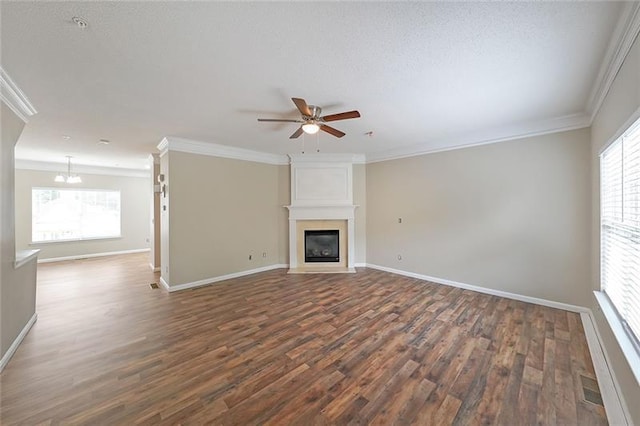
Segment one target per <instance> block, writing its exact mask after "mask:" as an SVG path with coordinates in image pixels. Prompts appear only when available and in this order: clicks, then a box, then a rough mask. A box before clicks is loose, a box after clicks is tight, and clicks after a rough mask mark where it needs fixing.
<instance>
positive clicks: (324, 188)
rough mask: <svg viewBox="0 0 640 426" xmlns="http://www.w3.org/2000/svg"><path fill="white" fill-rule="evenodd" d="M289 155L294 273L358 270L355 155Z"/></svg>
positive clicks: (290, 232)
mask: <svg viewBox="0 0 640 426" xmlns="http://www.w3.org/2000/svg"><path fill="white" fill-rule="evenodd" d="M289 157H290V158H291V204H290V205H288V206H285V207H286V208H287V209H289V273H290V274H309V273H312V274H313V273H322V274H337V273H355V272H356V268H355V209H356V207H358V206H356V205H354V204H353V162H354V160H355V156H354V155H353V154H313V155H309V154H304V155H302V154H301V155H295V154H294V155H290V156H289Z"/></svg>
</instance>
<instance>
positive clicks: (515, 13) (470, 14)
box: [0, 1, 627, 169]
mask: <svg viewBox="0 0 640 426" xmlns="http://www.w3.org/2000/svg"><path fill="white" fill-rule="evenodd" d="M625 10H627V9H625V5H624V4H622V3H618V2H516V3H503V2H490V3H479V2H473V3H458V2H455V3H454V2H446V3H445V2H435V3H434V2H429V3H421V2H418V3H413V2H402V3H382V2H358V3H355V2H320V3H309V2H295V3H294V2H255V3H254V2H251V3H250V2H224V3H222V2H169V3H167V2H88V1H86V2H56V3H54V2H6V1H3V2H1V3H0V13H1V37H2V38H1V67H2V68H3V69H4V70H5V71H6V72H7V73H8V74H9V75H10V76H11V77H12V78H13V80H14V82H15V83H16V84H17V85H18V86H19V87H20V88H21V89H22V90H23V91H24V92H25V93H26V95H27V96H28V98H29V99H30V100H31V102H32V104H33V105H34V107H35V108H36V109H37V110H38V114H36V115H35V116H33V117H32V118H31V119H30V121H29V123H28V126H27V127H26V128H25V131H24V133H23V135H22V137H21V139H20V141H19V142H18V146H17V150H16V156H17V157H18V158H20V159H23V160H41V161H42V160H46V161H54V162H64V161H65V158H64V156H65V155H72V156H74V163H76V164H85V165H100V166H107V167H123V168H133V169H142V168H144V166H145V165H146V164H147V161H148V160H147V158H148V155H149V153H151V152H157V149H156V146H157V144H158V142H159V141H160V140H161V139H162V138H163V137H164V136H176V137H180V138H186V139H192V140H197V141H203V142H209V143H216V144H222V145H229V146H234V147H238V148H245V149H252V150H258V151H262V152H269V153H275V154H286V153H296V152H300V151H301V149H302V140H303V138H302V137H301V138H300V139H298V140H296V141H295V142H294V141H292V140H290V139H289V135H291V133H293V131H294V130H295V129H296V124H294V123H290V124H284V125H282V124H272V123H258V122H257V120H256V118H258V117H264V118H281V117H286V118H297V117H298V114H297V112H296V109H295V107H294V105H293V103H292V102H291V100H290V98H291V97H302V98H304V99H306V100H307V102H308V103H310V104H315V105H319V106H321V107H323V109H324V111H323V112H324V113H326V114H331V113H337V112H342V111H346V110H351V109H358V110H359V111H360V113H361V114H362V117H361V118H359V119H354V120H347V121H340V122H335V123H333V124H334V127H336V128H338V129H340V130H343V131H344V132H346V133H347V135H346V136H345V137H343V138H342V139H336V138H334V137H333V136H331V135H329V134H326V133H322V132H321V134H320V136H319V140H318V141H316V137H315V136H306V137H305V144H306V146H307V150H309V149H310V148H311V149H313V150H315V147H316V144H317V143H319V146H320V150H321V151H323V152H353V153H365V154H367V156H369V157H371V158H383V157H385V156H392V155H393V153H408V152H425V151H429V150H437V149H443V148H447V147H453V146H459V145H467V144H473V143H477V142H482V141H486V140H492V139H496V138H502V137H510V136H518V135H521V134H523V133H528V132H533V133H535V132H540V131H545V129H551V128H558V127H559V128H563V127H566V128H570V127H579V126H580V125H582V126H584V125H586V124H585V123H587V124H588V118H587V117H588V114H589V106H590V102H592V99H591V100H590V96H591V98H593V95H592V91H593V90H594V87H596V86H597V85H598V83H599V79H601V78H602V73H601V67H602V65H603V63H604V62H606V60H607V49H608V47H609V44H610V40H611V39H612V37H613V35H614V31H615V29H616V25H617V23H618V21H619V20H620V19H621V15H623V14H624V11H625ZM74 16H79V17H82V18H84V19H85V20H86V21H87V22H88V23H89V26H88V28H86V29H80V28H78V27H77V26H76V25H75V24H74V23H73V22H72V20H71V19H72V17H74ZM609 49H610V50H611V48H610V47H609ZM370 131H372V132H373V136H371V137H370V136H367V135H366V134H365V133H366V132H370ZM63 135H69V136H71V137H72V138H71V139H70V140H64V139H63V138H62V136H63ZM99 139H108V140H110V141H111V144H110V145H99V144H98V143H97V142H98V140H99Z"/></svg>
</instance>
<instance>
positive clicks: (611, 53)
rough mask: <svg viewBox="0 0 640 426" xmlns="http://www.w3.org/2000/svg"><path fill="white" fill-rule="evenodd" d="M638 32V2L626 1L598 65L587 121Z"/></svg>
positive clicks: (592, 117) (596, 112)
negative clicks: (598, 69)
mask: <svg viewBox="0 0 640 426" xmlns="http://www.w3.org/2000/svg"><path fill="white" fill-rule="evenodd" d="M639 33H640V2H637V1H634V2H628V3H627V4H625V6H624V10H623V12H622V13H621V14H620V18H619V19H618V23H617V25H616V29H615V31H614V33H613V35H612V36H611V40H610V42H609V46H608V47H607V52H606V54H605V57H604V60H603V62H602V65H601V66H600V71H599V73H598V77H597V79H596V83H595V84H594V86H593V88H592V89H591V93H590V95H589V99H588V100H587V106H586V111H587V112H588V114H589V123H591V122H593V119H594V118H595V116H596V114H598V111H600V107H601V106H602V103H603V102H604V99H605V98H606V96H607V94H608V93H609V89H611V85H612V84H613V81H614V80H615V78H616V76H617V75H618V72H619V71H620V68H621V67H622V64H623V63H624V60H625V59H626V57H627V55H628V54H629V51H630V50H631V46H632V45H633V42H634V41H635V40H636V38H637V37H638V34H639Z"/></svg>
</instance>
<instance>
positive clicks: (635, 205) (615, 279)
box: [600, 120, 640, 351]
mask: <svg viewBox="0 0 640 426" xmlns="http://www.w3.org/2000/svg"><path fill="white" fill-rule="evenodd" d="M600 173H601V175H600V190H601V197H600V200H601V201H600V203H601V213H600V218H601V219H600V220H601V229H600V241H601V243H600V244H601V247H600V259H601V265H600V267H601V280H602V281H601V286H602V290H603V291H604V292H605V293H606V294H607V296H608V297H609V299H610V300H611V303H612V304H613V306H614V307H615V309H616V310H617V313H618V316H619V317H620V320H621V321H622V324H623V326H624V327H625V329H626V330H627V332H628V333H629V334H630V336H631V337H632V341H634V342H635V344H636V349H637V350H639V351H640V344H639V342H640V120H638V121H636V122H635V123H634V124H633V125H632V126H631V127H630V128H629V129H628V130H627V131H626V132H625V133H624V134H623V135H622V136H621V137H620V138H619V139H617V140H616V141H615V142H614V143H613V144H611V146H609V147H608V148H607V149H606V150H605V151H604V152H603V153H602V154H601V156H600Z"/></svg>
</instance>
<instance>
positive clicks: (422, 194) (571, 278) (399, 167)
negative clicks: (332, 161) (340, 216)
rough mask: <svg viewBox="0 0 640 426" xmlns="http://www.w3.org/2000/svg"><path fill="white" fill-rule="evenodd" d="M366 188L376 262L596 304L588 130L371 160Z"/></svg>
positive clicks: (371, 254) (371, 259) (370, 254)
mask: <svg viewBox="0 0 640 426" xmlns="http://www.w3.org/2000/svg"><path fill="white" fill-rule="evenodd" d="M366 185H367V262H368V263H370V264H374V265H380V266H385V267H389V268H396V269H400V270H404V271H410V272H414V273H419V274H424V275H428V276H431V277H435V278H441V279H447V280H453V281H457V282H461V283H465V284H471V285H476V286H481V287H487V288H490V289H495V290H502V291H507V292H512V293H517V294H520V295H526V296H532V297H538V298H543V299H548V300H554V301H558V302H564V303H570V304H576V305H583V306H584V305H586V304H587V303H588V302H589V300H590V295H589V291H588V288H587V287H588V286H585V283H586V282H588V280H589V276H590V275H589V244H590V236H589V230H590V228H589V223H590V214H589V206H590V188H589V131H588V129H585V130H575V131H570V132H564V133H557V134H552V135H546V136H539V137H532V138H527V139H522V140H515V141H510V142H507V143H497V144H492V145H485V146H479V147H474V148H468V149H461V150H454V151H448V152H442V153H437V154H431V155H425V156H420V157H412V158H407V159H400V160H394V161H385V162H380V163H373V164H369V165H368V166H367V184H366ZM398 218H402V223H398ZM398 255H400V256H401V257H402V260H398Z"/></svg>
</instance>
